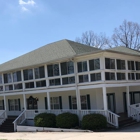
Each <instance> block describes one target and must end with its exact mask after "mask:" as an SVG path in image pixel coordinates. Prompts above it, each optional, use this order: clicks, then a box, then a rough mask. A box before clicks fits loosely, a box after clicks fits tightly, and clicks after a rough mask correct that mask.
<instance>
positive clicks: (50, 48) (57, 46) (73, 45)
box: [0, 39, 100, 72]
mask: <svg viewBox="0 0 140 140" xmlns="http://www.w3.org/2000/svg"><path fill="white" fill-rule="evenodd" d="M98 50H100V49H98V48H94V47H90V46H87V45H83V44H80V43H77V42H73V41H70V40H66V39H65V40H61V41H57V42H54V43H51V44H48V45H45V46H43V47H40V48H38V49H36V50H33V51H31V52H29V53H26V54H24V55H21V56H19V57H17V58H15V59H12V60H10V61H8V62H6V63H3V64H1V65H0V72H4V71H9V70H14V69H19V68H24V67H28V66H34V65H39V64H44V63H48V62H53V61H56V60H60V59H64V58H72V57H74V56H77V55H80V54H86V53H88V52H95V51H98Z"/></svg>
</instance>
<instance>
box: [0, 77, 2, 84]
mask: <svg viewBox="0 0 140 140" xmlns="http://www.w3.org/2000/svg"><path fill="white" fill-rule="evenodd" d="M0 84H2V75H0Z"/></svg>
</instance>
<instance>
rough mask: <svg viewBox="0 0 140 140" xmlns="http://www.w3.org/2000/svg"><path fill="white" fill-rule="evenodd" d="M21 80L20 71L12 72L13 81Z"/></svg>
mask: <svg viewBox="0 0 140 140" xmlns="http://www.w3.org/2000/svg"><path fill="white" fill-rule="evenodd" d="M19 81H21V71H17V72H14V73H13V82H19Z"/></svg>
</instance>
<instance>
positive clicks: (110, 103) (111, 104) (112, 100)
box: [107, 93, 116, 113]
mask: <svg viewBox="0 0 140 140" xmlns="http://www.w3.org/2000/svg"><path fill="white" fill-rule="evenodd" d="M107 104H108V110H110V111H112V112H114V113H115V112H116V107H115V94H114V93H108V94H107Z"/></svg>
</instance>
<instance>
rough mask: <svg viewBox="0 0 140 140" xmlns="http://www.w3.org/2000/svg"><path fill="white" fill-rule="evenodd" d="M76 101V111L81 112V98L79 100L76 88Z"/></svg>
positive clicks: (78, 92) (78, 91)
mask: <svg viewBox="0 0 140 140" xmlns="http://www.w3.org/2000/svg"><path fill="white" fill-rule="evenodd" d="M76 101H77V110H78V111H80V110H81V98H80V90H79V89H78V88H76Z"/></svg>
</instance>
